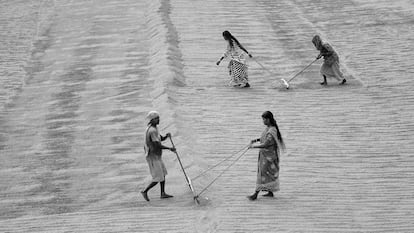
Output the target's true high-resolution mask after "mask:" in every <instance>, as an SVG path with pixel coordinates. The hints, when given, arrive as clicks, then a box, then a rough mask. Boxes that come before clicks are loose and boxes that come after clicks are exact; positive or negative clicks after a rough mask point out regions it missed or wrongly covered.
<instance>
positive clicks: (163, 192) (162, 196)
mask: <svg viewBox="0 0 414 233" xmlns="http://www.w3.org/2000/svg"><path fill="white" fill-rule="evenodd" d="M160 185H161V198H170V197H173V196H172V195H169V194H166V193H165V180H164V181H161V182H160Z"/></svg>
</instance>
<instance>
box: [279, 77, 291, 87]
mask: <svg viewBox="0 0 414 233" xmlns="http://www.w3.org/2000/svg"><path fill="white" fill-rule="evenodd" d="M281 81H282V84H283V85H285V86H286V89H289V83H288V82H287V81H286V80H285V79H283V78H282V79H281Z"/></svg>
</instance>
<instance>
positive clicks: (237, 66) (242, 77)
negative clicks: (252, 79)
mask: <svg viewBox="0 0 414 233" xmlns="http://www.w3.org/2000/svg"><path fill="white" fill-rule="evenodd" d="M227 67H228V68H229V75H230V85H231V86H238V85H244V84H246V83H248V82H249V80H248V74H247V65H245V64H243V63H241V62H238V61H236V60H231V61H230V62H229V65H228V66H227Z"/></svg>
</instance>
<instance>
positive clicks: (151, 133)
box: [144, 125, 168, 182]
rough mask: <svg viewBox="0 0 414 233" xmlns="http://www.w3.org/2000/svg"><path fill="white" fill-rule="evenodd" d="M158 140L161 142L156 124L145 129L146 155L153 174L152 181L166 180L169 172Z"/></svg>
mask: <svg viewBox="0 0 414 233" xmlns="http://www.w3.org/2000/svg"><path fill="white" fill-rule="evenodd" d="M156 142H160V143H161V135H160V134H159V132H158V128H157V127H156V126H151V125H149V126H148V127H147V129H146V131H145V144H144V149H145V155H146V160H147V163H148V167H149V170H150V173H151V176H152V182H161V181H164V180H165V176H166V175H167V174H168V173H167V169H166V167H165V164H164V162H163V161H162V157H161V156H162V149H161V148H160V147H159V146H158V144H157V143H156Z"/></svg>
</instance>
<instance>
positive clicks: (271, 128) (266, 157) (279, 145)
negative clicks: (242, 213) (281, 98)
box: [248, 111, 285, 201]
mask: <svg viewBox="0 0 414 233" xmlns="http://www.w3.org/2000/svg"><path fill="white" fill-rule="evenodd" d="M262 120H263V124H264V125H266V129H265V130H264V131H263V133H262V136H261V137H260V138H258V139H255V140H252V141H251V143H250V145H249V148H259V149H260V150H259V160H258V166H257V181H256V190H255V192H254V194H253V195H250V196H248V198H249V199H250V200H252V201H253V200H256V199H257V195H258V194H259V192H260V191H266V192H267V193H266V194H264V195H263V196H266V197H273V192H276V191H279V155H280V149H285V144H284V142H283V138H282V135H281V134H280V131H279V127H278V126H277V123H276V120H275V119H274V117H273V114H272V113H271V112H269V111H266V112H264V113H263V114H262ZM256 142H260V143H259V144H256V145H253V144H254V143H256Z"/></svg>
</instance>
